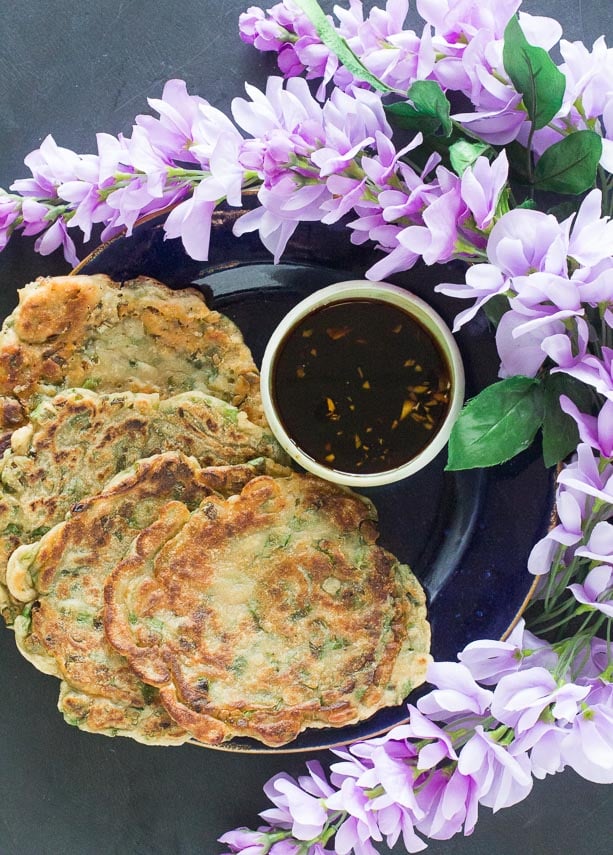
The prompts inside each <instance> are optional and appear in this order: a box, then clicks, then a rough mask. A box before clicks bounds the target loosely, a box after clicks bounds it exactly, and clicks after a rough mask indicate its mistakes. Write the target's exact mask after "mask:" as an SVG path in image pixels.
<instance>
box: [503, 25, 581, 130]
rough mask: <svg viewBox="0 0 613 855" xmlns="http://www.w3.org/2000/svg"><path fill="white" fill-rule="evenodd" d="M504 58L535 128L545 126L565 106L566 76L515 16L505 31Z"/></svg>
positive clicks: (506, 67)
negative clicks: (529, 36)
mask: <svg viewBox="0 0 613 855" xmlns="http://www.w3.org/2000/svg"><path fill="white" fill-rule="evenodd" d="M502 60H503V63H504V68H505V71H506V72H507V74H508V75H509V77H510V78H511V81H512V83H513V86H514V87H515V89H516V90H517V91H518V92H519V93H520V94H521V96H522V98H523V100H524V106H525V107H526V111H527V113H528V117H529V119H530V121H531V122H532V126H533V128H534V130H538V129H539V128H544V127H545V125H546V124H548V122H550V121H551V120H552V119H553V117H554V116H555V114H556V113H557V112H558V110H559V109H560V107H561V106H562V100H563V98H564V89H565V87H566V78H565V77H564V75H563V74H562V72H561V71H560V70H559V69H558V68H557V67H556V64H555V63H554V61H553V60H552V58H551V57H550V56H549V54H548V53H547V51H546V50H543V48H540V47H535V46H534V45H531V44H530V43H529V42H528V40H527V39H526V37H525V36H524V34H523V32H522V28H521V27H520V25H519V21H518V19H517V18H516V17H515V16H513V17H512V18H511V20H510V21H509V23H508V24H507V26H506V29H505V31H504V47H503V52H502Z"/></svg>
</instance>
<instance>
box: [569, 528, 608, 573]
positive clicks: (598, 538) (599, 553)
mask: <svg viewBox="0 0 613 855" xmlns="http://www.w3.org/2000/svg"><path fill="white" fill-rule="evenodd" d="M575 555H583V556H585V557H586V558H591V559H592V561H607V562H609V563H613V523H610V522H605V521H602V522H599V523H596V525H595V526H594V528H593V529H592V532H591V534H590V537H589V540H588V542H587V544H586V545H585V546H580V547H579V548H578V549H577V550H576V551H575ZM598 578H600V575H599V577H598ZM596 584H597V582H596V580H594V585H596Z"/></svg>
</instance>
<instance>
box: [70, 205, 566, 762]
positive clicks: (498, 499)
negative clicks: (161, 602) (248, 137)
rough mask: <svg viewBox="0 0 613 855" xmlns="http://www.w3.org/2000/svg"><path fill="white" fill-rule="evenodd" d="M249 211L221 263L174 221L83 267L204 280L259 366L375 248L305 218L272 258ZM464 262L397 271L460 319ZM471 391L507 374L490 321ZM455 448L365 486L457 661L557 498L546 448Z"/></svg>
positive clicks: (397, 717)
mask: <svg viewBox="0 0 613 855" xmlns="http://www.w3.org/2000/svg"><path fill="white" fill-rule="evenodd" d="M240 213H241V212H240V211H237V210H236V209H230V210H227V209H221V210H219V211H218V212H217V213H216V215H215V221H214V225H213V233H212V240H211V251H210V259H209V261H208V262H198V261H194V260H193V259H191V258H189V257H188V256H187V255H186V253H185V252H184V250H183V247H182V244H181V242H180V241H179V240H165V239H164V234H163V230H162V223H163V218H161V217H157V218H151V219H149V220H147V221H145V222H143V223H141V224H140V225H138V226H137V227H136V228H135V229H134V232H133V234H132V236H131V237H129V238H125V237H121V238H117V239H115V240H112V241H110V242H109V243H106V244H103V245H102V246H101V247H99V248H98V249H97V250H96V251H95V252H94V253H92V255H91V256H89V257H88V258H87V259H86V260H85V261H84V262H83V264H82V265H80V267H79V272H82V273H107V274H108V275H109V276H111V277H112V278H113V279H116V280H118V281H122V280H124V279H129V278H133V277H135V276H138V275H147V276H152V277H154V278H157V279H159V280H160V281H162V282H164V283H166V284H167V285H169V286H171V287H173V288H182V287H185V286H188V285H192V286H193V285H194V284H195V285H196V286H197V287H199V288H200V289H201V290H202V291H203V293H204V295H205V297H206V299H207V302H208V303H209V305H211V306H212V307H214V308H215V309H218V310H219V311H221V312H224V313H225V314H227V315H228V316H230V317H231V318H232V319H233V320H234V321H235V322H236V323H237V324H238V326H239V328H240V329H241V330H242V332H243V335H244V337H245V340H246V342H247V344H248V345H249V347H250V348H251V350H252V352H253V354H254V357H255V360H256V362H258V363H259V360H260V359H261V357H262V354H263V352H264V348H265V346H266V343H267V341H268V338H269V336H270V334H271V332H272V330H273V329H274V327H275V326H276V325H277V323H278V322H279V320H280V319H281V318H282V317H283V315H284V314H285V313H286V312H288V311H289V309H290V308H291V307H292V306H293V305H294V304H295V303H297V302H298V301H299V300H301V299H302V298H303V297H305V296H306V295H307V294H309V293H311V292H312V291H314V290H316V289H318V288H322V287H324V286H326V285H330V284H332V283H334V282H339V281H342V280H344V279H355V278H360V279H361V278H364V273H365V271H366V269H367V268H368V267H369V266H370V264H372V262H373V250H372V247H368V248H364V247H355V246H353V245H351V244H350V242H349V235H348V232H347V230H346V229H344V230H343V229H342V228H333V229H331V228H329V227H327V228H325V227H323V226H321V225H320V224H308V225H304V226H302V227H301V228H300V229H299V230H298V231H297V232H296V235H295V236H294V239H293V240H292V241H291V243H290V244H289V246H288V248H287V251H286V253H285V255H284V259H283V263H282V264H279V265H276V266H275V265H273V264H271V261H270V256H269V255H268V253H267V252H266V250H265V249H264V248H263V247H262V245H261V243H260V242H259V239H258V238H257V236H256V235H247V236H245V237H242V238H240V239H237V238H235V237H233V235H232V224H233V222H234V220H235V219H236V217H237V216H239V214H240ZM462 278H463V269H462V267H461V266H460V265H457V266H456V265H453V264H451V265H446V266H440V265H439V266H436V267H430V268H428V267H425V266H422V267H416V268H414V269H413V270H411V271H408V272H407V273H404V274H402V275H397V276H394V277H392V281H393V282H395V283H396V284H397V285H401V286H403V287H406V288H407V289H408V290H410V291H412V292H413V293H415V294H417V295H418V296H420V297H422V298H423V299H425V300H426V301H427V302H429V303H430V304H431V305H432V306H433V307H434V308H435V309H436V311H437V312H438V313H439V314H440V315H441V316H442V317H443V318H444V319H445V320H446V321H447V323H448V324H449V325H450V326H451V325H452V323H453V317H454V315H455V314H456V313H457V312H458V311H460V309H461V308H463V306H464V304H463V303H460V302H458V301H456V300H453V299H451V298H448V297H445V296H443V295H440V294H435V293H434V286H435V285H436V284H437V282H441V281H462ZM457 340H458V345H459V347H460V350H461V353H462V357H463V359H464V367H465V371H466V381H467V397H471V396H472V395H474V394H475V393H477V392H478V391H479V390H480V389H482V388H483V387H484V386H486V385H488V384H489V383H491V382H493V381H494V380H495V379H496V374H497V368H498V359H497V355H496V350H495V346H494V342H493V336H492V333H491V330H490V329H489V327H488V324H487V322H486V321H485V319H484V318H479V319H477V320H475V321H473V322H472V323H471V324H469V325H467V326H466V327H464V328H463V330H462V331H461V332H460V333H459V335H458V336H457ZM445 463H446V452H442V453H441V454H440V455H439V456H438V457H437V458H436V459H435V460H434V461H433V462H432V463H431V464H430V465H429V466H427V467H426V468H425V469H423V470H422V471H421V472H419V473H417V474H416V475H414V476H413V477H412V478H409V479H407V480H405V481H403V482H400V483H397V484H393V485H390V486H386V487H376V488H372V489H370V490H367V491H364V492H366V493H368V495H369V496H370V497H371V498H372V499H373V501H374V503H375V505H376V506H377V508H378V511H379V518H380V530H381V537H380V540H379V542H380V544H381V545H382V546H385V547H386V548H387V549H389V550H391V551H392V552H393V553H394V554H396V555H397V556H398V557H399V558H400V559H401V560H402V561H403V562H406V563H407V564H409V565H410V566H411V567H412V569H413V571H414V572H415V574H416V575H417V576H418V578H419V579H420V580H421V582H422V584H423V586H424V588H425V589H426V592H427V595H428V601H429V619H430V623H431V626H432V653H433V656H434V657H435V658H436V659H438V660H454V659H455V657H456V653H457V652H458V651H459V650H461V649H462V648H463V647H464V646H465V645H466V644H467V643H468V642H470V641H473V640H474V639H477V638H500V637H502V636H503V635H504V634H505V633H506V632H507V631H508V630H509V628H510V627H511V626H512V625H513V623H514V621H515V620H516V619H517V617H518V615H519V614H520V612H521V610H522V608H523V606H524V604H525V601H526V598H527V597H528V596H529V593H530V590H531V586H532V582H533V577H531V576H530V575H529V574H528V572H527V570H526V562H527V558H528V555H529V552H530V549H531V547H532V545H533V544H534V543H535V541H536V540H538V539H539V538H540V537H542V536H543V535H544V534H545V532H546V531H547V528H548V524H549V520H550V517H551V512H552V506H553V477H552V473H551V472H550V471H548V470H546V469H545V468H544V466H543V463H542V460H541V457H540V453H539V451H538V449H535V450H534V451H528V452H525V453H524V454H522V455H521V456H520V457H518V458H516V459H515V460H513V461H511V462H510V463H508V464H505V465H503V466H498V467H495V468H492V469H487V470H478V471H468V472H460V473H449V472H445V471H444V467H445ZM406 717H407V711H406V706H405V705H404V704H403V705H401V706H398V707H394V708H389V709H385V710H381V711H380V712H378V713H376V714H375V715H374V716H372V718H370V719H369V720H368V721H365V722H362V723H361V724H358V725H354V726H352V727H344V728H341V729H333V728H330V729H324V730H308V731H306V732H305V733H303V734H301V735H300V736H299V737H298V739H296V740H295V741H294V742H292V743H291V745H289V746H286V747H284V748H280V749H266V748H263V747H262V746H261V745H259V744H258V743H255V742H253V741H251V740H239V739H235V740H233V741H232V742H231V743H229V744H228V745H227V746H224V747H225V748H227V749H229V750H236V751H307V750H313V749H317V748H327V747H332V746H334V745H339V744H344V743H347V742H353V741H355V740H360V739H365V738H367V737H369V736H373V735H374V734H377V733H380V732H383V731H385V730H387V729H389V728H390V727H392V726H394V725H396V724H399V723H400V722H402V721H405V720H406Z"/></svg>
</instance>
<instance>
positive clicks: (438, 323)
mask: <svg viewBox="0 0 613 855" xmlns="http://www.w3.org/2000/svg"><path fill="white" fill-rule="evenodd" d="M355 298H361V299H368V300H378V301H380V302H384V303H390V304H392V305H395V306H397V307H398V308H400V309H402V310H404V311H405V312H406V313H407V314H409V315H411V316H413V317H414V318H415V319H416V320H417V321H418V322H419V323H421V325H422V326H424V327H425V328H426V330H427V331H428V332H429V333H430V335H432V337H433V338H434V339H435V341H436V342H437V343H438V345H439V347H441V349H442V351H443V353H444V355H445V358H446V360H447V362H448V366H449V370H450V377H451V390H452V395H451V402H450V405H449V410H448V412H447V415H446V416H445V419H444V420H443V423H442V424H441V426H440V428H439V430H438V431H437V433H436V434H435V435H434V437H433V438H432V440H431V441H430V442H429V443H428V444H427V445H426V446H425V447H424V448H423V449H422V450H421V451H420V452H419V453H418V454H416V455H415V456H414V457H412V458H411V459H410V460H407V461H406V463H403V464H401V465H400V466H396V467H394V468H390V469H385V470H382V471H380V472H367V473H359V472H345V471H342V470H337V469H332V468H330V467H327V466H325V465H324V464H323V463H319V462H318V461H317V460H314V459H313V458H312V457H311V456H310V455H308V454H306V452H304V451H303V450H302V449H301V448H300V446H299V445H298V444H297V443H296V441H295V440H294V439H293V438H292V436H291V435H290V434H289V433H288V431H287V430H286V428H285V426H284V425H283V423H282V421H281V419H280V417H279V413H278V411H277V407H276V404H275V400H274V393H273V379H274V367H275V360H276V355H277V353H278V351H279V348H280V346H281V345H282V343H283V342H284V340H285V338H286V336H287V335H288V333H290V332H291V330H292V329H293V328H294V327H295V326H296V325H297V324H298V323H299V322H300V321H302V320H303V319H304V318H305V317H306V316H307V315H309V314H311V313H312V312H314V311H316V310H318V309H321V308H323V307H325V306H329V305H332V304H334V303H339V302H343V301H345V300H349V299H355ZM464 389H465V379H464V366H463V362H462V357H461V354H460V350H459V348H458V345H457V343H456V341H455V338H454V337H453V334H452V332H451V330H450V329H449V327H448V326H447V324H446V323H445V321H444V320H443V319H442V318H441V317H440V315H439V314H438V312H436V311H435V310H434V309H433V308H432V306H430V305H429V304H428V303H427V302H426V301H425V300H422V299H421V298H420V297H417V296H416V295H415V294H413V293H411V292H410V291H407V290H406V289H405V288H401V287H399V286H397V285H392V284H391V283H389V282H372V281H370V280H368V279H348V280H346V281H343V282H338V283H335V284H333V285H328V286H326V287H325V288H321V289H319V290H317V291H315V292H313V293H312V294H310V295H309V296H308V297H305V298H304V299H303V300H301V301H300V302H299V303H297V304H296V305H295V306H294V307H293V308H292V309H290V311H289V312H288V313H287V314H286V315H285V316H284V318H283V319H282V320H281V321H280V322H279V324H278V325H277V327H276V328H275V329H274V331H273V333H272V335H271V337H270V339H269V341H268V344H267V345H266V349H265V351H264V356H263V358H262V367H261V370H260V390H261V394H262V403H263V407H264V415H265V416H266V419H267V421H268V424H269V425H270V429H271V430H272V432H273V434H274V435H275V437H276V439H277V441H278V442H279V444H280V445H281V447H282V448H283V449H284V450H285V451H286V452H287V453H288V454H289V456H290V457H291V458H292V459H293V460H294V461H295V462H296V463H298V464H299V465H300V466H301V467H302V468H303V469H306V470H307V471H308V472H310V473H312V474H314V475H317V476H319V477H320V478H323V479H325V480H326V481H331V482H333V483H335V484H340V485H343V486H347V487H376V486H382V485H385V484H392V483H394V482H396V481H400V480H402V479H404V478H408V477H409V476H411V475H414V474H415V473H416V472H418V471H419V470H420V469H423V468H424V467H425V466H426V465H427V464H428V463H430V462H431V461H432V460H433V459H434V458H435V457H436V456H437V455H438V454H439V452H440V451H442V449H443V448H444V446H445V445H446V444H447V441H448V440H449V436H450V434H451V430H452V427H453V425H454V423H455V421H456V419H457V417H458V415H459V413H460V410H461V408H462V405H463V403H464Z"/></svg>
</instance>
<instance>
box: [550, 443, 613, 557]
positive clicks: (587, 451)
mask: <svg viewBox="0 0 613 855" xmlns="http://www.w3.org/2000/svg"><path fill="white" fill-rule="evenodd" d="M558 484H560V485H563V486H564V487H569V488H571V489H572V490H574V491H577V492H578V493H582V494H584V495H585V496H591V497H594V498H595V499H602V500H603V501H604V502H607V503H608V504H611V500H612V498H613V466H611V465H606V466H603V467H602V468H601V467H599V466H598V461H597V459H596V458H595V457H594V454H593V452H592V449H591V448H590V447H589V445H586V444H585V443H583V442H582V443H581V444H580V445H579V446H577V452H576V458H575V459H574V461H573V462H572V463H571V464H570V465H568V466H566V467H565V468H564V469H563V470H562V472H560V474H559V475H558ZM597 560H600V559H597Z"/></svg>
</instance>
